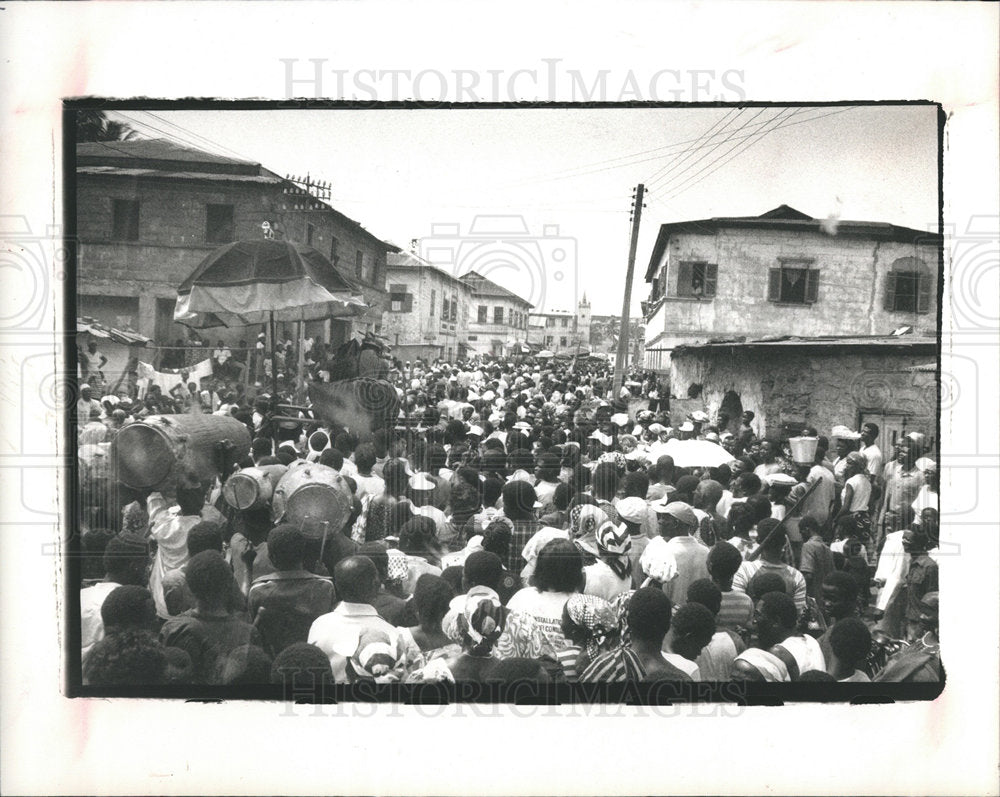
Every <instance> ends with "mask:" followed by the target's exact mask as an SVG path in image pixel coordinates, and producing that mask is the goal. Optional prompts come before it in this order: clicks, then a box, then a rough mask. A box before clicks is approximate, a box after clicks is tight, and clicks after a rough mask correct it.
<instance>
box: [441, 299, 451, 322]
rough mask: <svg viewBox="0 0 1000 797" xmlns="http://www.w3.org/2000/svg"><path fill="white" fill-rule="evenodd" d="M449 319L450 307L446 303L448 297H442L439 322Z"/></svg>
mask: <svg viewBox="0 0 1000 797" xmlns="http://www.w3.org/2000/svg"><path fill="white" fill-rule="evenodd" d="M450 317H451V307H450V305H449V302H448V297H447V296H445V297H442V299H441V320H442V321H447V320H448V319H449V318H450Z"/></svg>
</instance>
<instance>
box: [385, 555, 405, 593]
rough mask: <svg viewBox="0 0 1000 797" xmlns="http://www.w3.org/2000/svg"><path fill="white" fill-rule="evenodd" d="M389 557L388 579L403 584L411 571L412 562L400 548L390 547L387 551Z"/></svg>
mask: <svg viewBox="0 0 1000 797" xmlns="http://www.w3.org/2000/svg"><path fill="white" fill-rule="evenodd" d="M386 554H387V555H388V557H389V566H388V576H387V579H386V580H387V581H389V582H390V583H393V584H402V583H403V582H404V581H406V577H407V576H408V575H409V573H410V564H409V561H408V560H407V558H406V554H405V553H403V552H402V551H401V550H399V549H398V548H390V549H389V550H388V551H386Z"/></svg>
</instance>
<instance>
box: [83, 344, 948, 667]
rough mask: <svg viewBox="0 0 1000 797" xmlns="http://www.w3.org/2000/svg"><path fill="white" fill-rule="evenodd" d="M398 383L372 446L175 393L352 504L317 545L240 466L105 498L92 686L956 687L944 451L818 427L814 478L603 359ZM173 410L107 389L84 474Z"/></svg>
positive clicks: (476, 364)
mask: <svg viewBox="0 0 1000 797" xmlns="http://www.w3.org/2000/svg"><path fill="white" fill-rule="evenodd" d="M397 366H398V367H396V368H394V369H393V370H392V372H391V374H390V379H392V380H394V381H395V383H396V386H397V388H396V389H397V392H398V394H399V397H400V401H401V406H402V408H403V409H402V410H401V412H400V419H399V425H398V426H397V427H396V428H394V429H382V430H378V431H376V432H375V433H374V434H361V435H359V434H357V433H356V430H355V431H352V430H350V429H344V428H328V427H325V426H322V425H317V424H314V423H303V424H301V425H299V426H295V425H294V424H293V425H291V426H287V425H286V426H285V427H284V428H282V429H281V430H277V429H271V428H269V427H268V426H267V411H268V405H267V397H266V396H264V397H263V398H261V399H257V401H258V402H260V403H257V404H255V403H253V401H254V400H253V399H249V398H247V397H242V398H241V397H239V396H235V395H233V396H231V397H230V396H224V397H222V399H221V400H220V401H219V402H218V403H217V404H216V403H215V402H214V401H213V400H212V396H211V394H210V395H209V397H208V401H207V402H206V401H205V399H204V397H203V395H202V391H200V390H198V391H195V390H191V391H188V393H187V396H184V395H181V396H179V397H176V398H172V399H170V400H169V403H171V406H170V408H169V411H189V412H191V411H194V412H198V411H200V412H215V413H219V414H227V415H232V416H234V417H236V418H238V419H240V420H242V421H243V422H244V423H246V424H247V428H248V430H249V431H250V432H251V435H252V445H251V448H250V450H249V451H242V452H238V456H237V459H238V462H237V463H236V464H237V466H238V467H239V468H250V467H256V468H259V469H265V470H266V469H271V470H272V471H274V470H276V471H277V472H279V473H284V472H287V471H288V469H294V468H297V467H301V464H302V463H303V462H309V463H318V464H319V465H322V466H325V467H328V468H330V469H332V470H333V471H335V472H337V473H338V474H340V476H342V477H343V479H344V480H345V482H346V484H347V486H348V488H349V490H350V491H351V493H352V494H351V497H350V502H351V511H350V514H349V517H348V518H347V520H346V521H345V522H343V523H342V527H341V528H336V529H328V530H326V531H325V532H323V533H322V534H319V535H317V534H315V533H313V532H311V531H309V530H307V529H304V528H301V527H298V526H296V525H294V524H291V523H288V522H278V523H276V524H275V523H274V522H272V517H273V515H272V512H271V508H270V507H266V506H265V507H263V508H258V509H253V510H246V511H237V510H234V509H232V508H231V507H230V506H229V505H227V504H226V502H225V501H224V500H223V489H222V488H223V481H224V479H225V478H226V477H229V478H231V475H230V473H229V470H230V469H228V468H227V469H224V470H223V472H222V473H221V474H220V476H219V478H217V479H216V480H215V482H214V483H204V482H199V481H197V480H195V479H193V478H186V479H185V478H181V479H178V480H177V483H176V485H175V487H174V488H173V489H172V490H170V491H169V494H167V495H164V494H161V493H160V492H157V491H145V492H134V491H129V490H127V489H126V488H124V487H123V486H121V485H117V486H111V487H109V488H108V489H104V490H89V491H88V490H84V491H83V493H84V495H85V496H88V495H89V496H99V498H97V499H94V501H96V503H97V504H99V505H88V504H87V499H86V498H85V499H84V505H83V506H82V507H81V518H82V551H83V554H84V558H83V562H84V572H83V577H84V583H83V584H82V589H81V592H80V608H81V621H82V625H81V632H82V635H81V643H82V655H83V675H84V682H85V683H88V684H91V685H96V686H113V685H132V684H145V685H155V684H164V683H180V684H226V685H234V684H238V685H246V684H261V683H288V682H289V679H291V680H296V679H298V680H299V681H301V680H302V679H304V678H305V677H306V675H307V674H308V678H309V679H311V680H310V683H356V682H359V681H373V682H377V683H422V682H467V681H473V682H512V681H532V682H597V683H600V682H610V683H615V682H626V681H662V680H668V681H677V682H687V681H699V680H701V681H728V680H743V681H798V680H804V681H868V680H875V681H936V680H940V679H941V677H942V669H941V660H940V654H939V648H938V639H937V615H938V591H937V562H936V557H937V556H938V500H937V467H936V464H935V461H934V460H933V458H931V457H930V456H929V454H930V452H929V451H926V450H925V448H926V445H925V438H924V437H923V436H922V435H920V434H917V433H913V434H911V435H909V436H904V437H902V438H901V439H899V440H898V443H897V445H896V449H895V450H894V451H891V452H885V453H883V452H881V451H880V450H879V448H878V446H877V444H876V441H877V439H878V438H879V429H878V428H877V427H875V426H874V425H873V424H865V425H864V426H863V427H862V428H861V429H860V430H858V431H855V430H853V429H851V428H849V427H847V426H837V427H834V428H833V429H830V430H822V432H823V433H822V434H821V433H820V431H821V430H817V429H812V428H804V429H803V430H802V435H801V436H802V437H806V438H809V439H814V440H815V449H814V450H815V454H814V456H813V458H812V461H811V462H805V463H803V462H796V461H795V458H794V456H793V450H792V448H791V447H790V445H789V442H788V441H784V440H775V439H768V438H766V437H762V436H761V435H760V434H759V431H760V430H758V429H756V428H755V426H754V420H755V418H754V414H753V413H752V412H746V413H744V414H743V415H742V417H740V418H727V417H725V416H722V417H710V416H709V415H708V413H707V412H705V411H695V412H691V413H689V414H687V415H686V417H671V415H670V412H669V410H668V409H667V408H666V401H665V400H662V401H661V399H660V391H661V389H660V387H659V386H658V385H656V384H655V382H651V381H649V380H648V378H647V379H646V382H645V384H643V386H642V387H641V388H640V389H639V390H633V392H632V394H631V395H630V393H629V391H628V390H625V391H623V392H622V393H620V394H618V395H617V396H615V397H614V400H613V401H608V400H606V397H608V396H609V395H610V393H611V386H612V380H611V378H610V375H609V373H608V371H607V366H606V365H603V366H602V365H599V364H595V363H593V362H586V361H580V362H576V361H574V362H565V361H562V362H559V361H551V360H546V361H544V362H537V363H536V362H533V361H531V360H527V361H522V362H513V361H510V360H490V361H486V362H483V361H480V360H474V361H469V362H461V363H457V364H449V363H434V364H429V363H423V362H419V361H418V362H415V363H405V364H404V363H397ZM643 378H644V375H642V374H633V375H632V376H631V379H632V381H633V382H634V383H635V384H642V383H643ZM650 387H652V388H653V389H652V390H647V388H650ZM650 393H655V395H650ZM161 396H162V394H161ZM230 398H231V400H229V399H230ZM167 403H168V400H167V399H161V397H157V396H155V395H154V396H152V397H146V398H145V399H144V400H143V401H142V402H132V401H129V400H128V399H127V398H126V400H124V401H123V400H122V398H121V397H118V396H106V397H103V399H101V400H99V399H97V398H96V397H95V396H94V395H93V389H92V388H91V389H85V390H83V391H82V393H81V399H80V405H79V407H78V410H79V419H80V430H79V435H80V452H81V453H80V456H81V474H82V476H81V478H82V480H83V482H84V483H85V484H87V483H91V486H92V483H93V482H95V481H100V480H101V479H105V480H107V479H108V478H109V474H108V472H107V470H106V469H105V470H103V471H102V470H101V469H100V468H99V467H96V466H94V462H95V461H96V460H95V458H94V456H93V455H94V453H95V452H96V450H97V449H99V448H100V447H101V446H106V445H107V444H108V442H109V440H111V439H112V438H113V436H114V435H116V434H117V433H118V432H119V431H120V430H121V429H122V428H124V427H125V426H127V425H129V424H130V423H133V422H135V421H137V420H141V419H142V418H143V417H144V413H146V414H148V413H150V412H158V411H163V410H164V409H165V407H164V406H163V405H165V404H167ZM308 414H309V413H308V412H306V413H303V415H308ZM279 431H280V432H281V433H280V434H277V433H276V432H279ZM678 444H681V445H680V447H678ZM685 444H687V445H685ZM88 447H89V448H88ZM681 450H684V451H688V450H692V451H693V450H697V451H701V452H716V453H717V454H719V456H718V457H717V458H716V459H715V461H714V462H713V463H712V464H709V462H708V460H706V461H703V462H699V461H697V460H695V461H684V462H680V461H678V460H677V458H675V456H674V455H673V454H670V453H667V452H668V451H673V452H678V451H681ZM720 452H721V453H720ZM706 456H707V455H706ZM112 494H113V496H114V500H112V499H111V498H109V497H108V496H111V495H112Z"/></svg>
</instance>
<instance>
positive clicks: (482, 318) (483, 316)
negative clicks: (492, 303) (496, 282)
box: [476, 304, 490, 324]
mask: <svg viewBox="0 0 1000 797" xmlns="http://www.w3.org/2000/svg"><path fill="white" fill-rule="evenodd" d="M489 312H490V308H488V307H487V306H486V305H485V304H481V305H479V311H478V314H477V315H476V320H477V321H478V322H479V323H480V324H485V323H486V321H487V314H488V313H489Z"/></svg>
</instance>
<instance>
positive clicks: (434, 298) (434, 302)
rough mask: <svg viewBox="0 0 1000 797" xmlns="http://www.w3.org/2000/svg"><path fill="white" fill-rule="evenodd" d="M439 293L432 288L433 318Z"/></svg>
mask: <svg viewBox="0 0 1000 797" xmlns="http://www.w3.org/2000/svg"><path fill="white" fill-rule="evenodd" d="M437 300H438V292H437V291H436V290H434V289H433V288H431V318H433V317H434V305H436V304H437Z"/></svg>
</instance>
